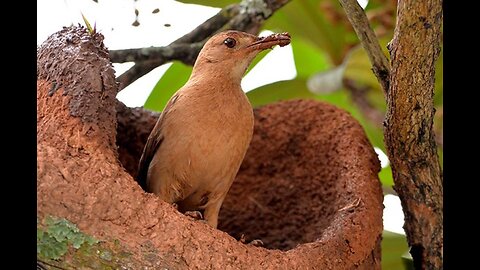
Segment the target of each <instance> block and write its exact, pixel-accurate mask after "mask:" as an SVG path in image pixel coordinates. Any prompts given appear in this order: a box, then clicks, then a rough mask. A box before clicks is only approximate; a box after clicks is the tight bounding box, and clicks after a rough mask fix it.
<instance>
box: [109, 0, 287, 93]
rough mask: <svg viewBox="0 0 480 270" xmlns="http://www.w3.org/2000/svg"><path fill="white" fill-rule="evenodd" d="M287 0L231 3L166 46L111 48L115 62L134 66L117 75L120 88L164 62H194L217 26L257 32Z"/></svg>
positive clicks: (223, 28)
mask: <svg viewBox="0 0 480 270" xmlns="http://www.w3.org/2000/svg"><path fill="white" fill-rule="evenodd" d="M288 2H290V0H270V1H265V4H266V6H265V7H264V8H263V9H258V8H257V7H250V6H246V5H243V4H234V5H230V6H227V7H225V8H224V9H222V10H221V11H220V12H218V13H217V14H216V15H215V16H213V17H212V18H210V19H208V20H206V21H205V22H204V23H202V24H201V25H199V26H198V27H197V28H195V29H194V30H192V31H191V32H190V33H188V34H186V35H185V36H183V37H181V38H179V39H177V40H176V41H174V42H172V43H171V44H170V45H168V46H165V47H151V48H140V49H128V50H112V51H110V58H111V60H112V62H114V63H123V62H135V65H134V66H133V67H131V68H130V69H129V70H127V71H126V72H125V73H123V74H122V75H121V76H119V77H118V78H117V82H118V83H119V91H120V90H121V89H123V88H125V87H126V86H128V85H129V84H131V83H132V82H134V81H135V80H137V79H138V78H140V77H142V76H143V75H145V74H147V73H148V72H150V71H152V70H153V69H154V68H156V67H158V66H160V65H163V64H165V63H167V62H170V61H173V60H179V61H182V62H183V63H185V64H187V65H193V64H194V63H195V60H196V57H197V55H198V53H199V52H200V50H201V48H202V46H203V44H204V43H205V41H206V39H207V38H208V37H210V36H212V35H213V34H214V33H216V32H217V31H219V30H226V29H235V30H240V31H245V32H258V30H259V29H260V25H261V24H262V23H263V21H265V20H266V19H268V18H269V17H271V16H272V15H273V13H274V12H275V11H276V10H278V9H279V8H281V7H283V6H284V5H286V4H287V3H288Z"/></svg>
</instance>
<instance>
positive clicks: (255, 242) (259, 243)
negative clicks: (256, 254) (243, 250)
mask: <svg viewBox="0 0 480 270" xmlns="http://www.w3.org/2000/svg"><path fill="white" fill-rule="evenodd" d="M248 245H251V246H254V247H263V245H264V244H263V241H262V240H260V239H255V240H252V241H250V243H248Z"/></svg>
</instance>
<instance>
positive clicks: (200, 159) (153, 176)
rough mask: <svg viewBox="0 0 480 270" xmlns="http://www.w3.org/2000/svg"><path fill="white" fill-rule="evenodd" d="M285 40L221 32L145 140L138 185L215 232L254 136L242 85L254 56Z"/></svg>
mask: <svg viewBox="0 0 480 270" xmlns="http://www.w3.org/2000/svg"><path fill="white" fill-rule="evenodd" d="M289 43H290V36H289V35H288V33H284V34H274V35H270V36H268V37H265V38H259V37H257V36H254V35H251V34H248V33H244V32H239V31H226V32H221V33H219V34H216V35H215V36H213V37H212V38H210V39H209V40H208V41H207V43H206V44H205V45H204V47H203V49H202V50H201V51H200V54H199V55H198V58H197V61H196V62H195V65H194V67H193V71H192V74H191V76H190V78H189V80H188V82H187V83H186V84H185V85H184V86H183V87H182V88H181V89H180V90H178V91H177V93H176V94H175V95H173V96H172V98H171V99H170V100H169V102H168V103H167V106H166V107H165V110H164V111H163V112H162V114H161V115H160V118H159V119H158V121H157V123H156V125H155V127H154V128H153V130H152V132H151V134H150V136H149V138H148V140H147V143H146V145H145V148H144V150H143V154H142V157H141V159H140V163H139V170H138V177H137V180H138V181H139V183H140V185H142V187H143V188H144V189H145V190H146V191H149V192H153V193H155V194H157V195H158V196H159V197H160V198H162V199H163V200H164V201H166V202H168V203H177V204H178V206H179V210H180V211H181V212H185V211H195V210H204V218H205V220H206V222H207V223H208V224H209V225H211V226H212V227H214V228H216V227H217V220H218V213H219V211H220V207H221V205H222V202H223V200H224V198H225V196H226V194H227V192H228V190H229V189H230V186H231V184H232V182H233V180H234V179H235V176H236V174H237V172H238V169H239V167H240V164H241V163H242V160H243V158H244V156H245V153H246V151H247V148H248V145H249V143H250V140H251V138H252V133H253V112H252V107H251V105H250V102H249V101H248V99H247V97H246V95H245V94H244V92H243V90H242V88H241V86H240V82H241V80H242V77H243V75H244V74H245V71H246V70H247V68H248V66H249V65H250V63H251V61H252V60H253V59H254V58H255V56H256V55H257V54H258V53H259V52H260V51H262V50H265V49H268V48H272V47H273V46H275V45H280V46H285V45H287V44H289Z"/></svg>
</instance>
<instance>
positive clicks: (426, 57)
mask: <svg viewBox="0 0 480 270" xmlns="http://www.w3.org/2000/svg"><path fill="white" fill-rule="evenodd" d="M397 14H398V18H397V24H396V27H395V33H394V37H393V40H392V42H391V45H390V46H389V50H390V55H391V61H392V71H391V77H390V82H391V83H390V90H389V95H388V101H387V104H388V108H387V114H386V121H385V142H386V145H387V150H388V153H389V158H390V161H391V163H392V172H393V177H394V180H395V187H394V188H395V190H396V191H397V193H398V194H399V196H400V199H401V201H402V207H403V211H404V213H405V227H404V228H405V232H406V234H407V239H408V243H409V245H410V247H411V250H410V253H411V254H412V257H413V260H414V264H415V266H416V269H443V176H442V172H441V168H440V162H439V158H438V154H437V145H436V143H435V133H434V130H433V119H434V114H435V109H434V103H433V97H434V90H435V62H436V60H437V58H438V55H439V53H440V33H441V30H440V27H441V25H442V18H443V15H442V1H441V0H425V1H399V3H398V13H397Z"/></svg>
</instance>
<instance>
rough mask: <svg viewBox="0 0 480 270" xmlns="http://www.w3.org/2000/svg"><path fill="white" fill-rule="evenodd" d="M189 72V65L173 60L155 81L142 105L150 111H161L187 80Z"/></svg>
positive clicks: (190, 69) (190, 68)
mask: <svg viewBox="0 0 480 270" xmlns="http://www.w3.org/2000/svg"><path fill="white" fill-rule="evenodd" d="M190 73H192V67H191V66H187V65H185V64H183V63H181V62H173V64H172V65H171V66H170V68H168V70H167V72H165V73H164V74H163V76H162V77H161V78H160V80H159V81H158V82H157V84H156V85H155V87H154V88H153V90H152V93H150V95H149V96H148V98H147V101H145V105H143V107H144V108H146V109H149V110H152V111H158V112H160V111H162V110H163V108H164V107H165V105H167V102H168V100H169V99H170V97H171V96H173V94H175V92H177V90H178V89H180V87H182V86H183V85H184V84H185V83H186V82H187V81H188V78H189V77H190Z"/></svg>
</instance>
